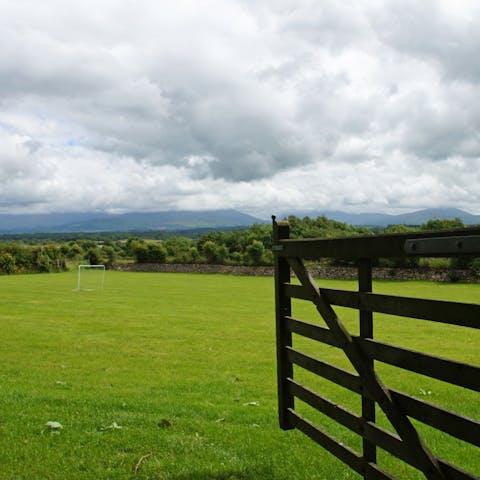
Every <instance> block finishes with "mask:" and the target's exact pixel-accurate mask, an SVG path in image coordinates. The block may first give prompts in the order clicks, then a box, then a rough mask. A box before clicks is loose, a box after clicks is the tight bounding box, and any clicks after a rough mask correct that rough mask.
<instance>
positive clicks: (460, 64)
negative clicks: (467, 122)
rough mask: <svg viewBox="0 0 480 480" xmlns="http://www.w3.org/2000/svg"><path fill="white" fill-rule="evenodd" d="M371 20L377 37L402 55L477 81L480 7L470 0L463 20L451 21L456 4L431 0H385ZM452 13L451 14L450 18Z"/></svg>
mask: <svg viewBox="0 0 480 480" xmlns="http://www.w3.org/2000/svg"><path fill="white" fill-rule="evenodd" d="M387 5H388V8H385V9H384V10H383V11H381V12H380V13H379V14H378V15H375V16H374V17H373V18H374V20H373V21H372V25H373V26H374V29H375V30H376V31H377V33H378V34H379V36H380V38H381V39H382V40H383V41H384V42H385V43H386V44H387V45H389V46H391V47H393V48H395V49H397V50H398V51H400V52H403V53H404V54H406V55H411V56H414V57H419V58H423V59H425V61H427V62H432V63H433V64H434V65H436V66H437V67H438V68H439V69H440V70H441V71H442V73H443V74H444V75H445V77H446V78H447V79H448V80H450V81H454V80H463V81H468V82H472V83H476V84H478V82H479V81H480V64H479V62H477V61H476V57H477V56H478V52H479V51H480V8H479V6H478V4H477V5H474V4H473V3H472V4H471V5H470V9H467V11H466V12H465V13H464V18H463V21H455V17H454V15H452V14H453V13H454V12H455V9H456V5H455V3H454V2H452V4H451V5H450V7H451V9H452V11H450V12H449V9H448V8H442V7H441V4H439V2H436V1H434V0H428V1H422V2H416V1H414V0H408V1H405V2H401V3H398V2H395V1H393V0H390V1H389V2H387ZM452 16H453V18H452Z"/></svg>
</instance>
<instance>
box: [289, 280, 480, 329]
mask: <svg viewBox="0 0 480 480" xmlns="http://www.w3.org/2000/svg"><path fill="white" fill-rule="evenodd" d="M285 293H286V295H288V296H289V297H291V298H298V299H301V300H314V299H313V298H311V297H310V296H309V294H308V291H307V290H306V289H305V288H304V287H302V286H301V285H294V284H285ZM320 293H321V294H322V295H323V296H324V298H325V299H326V300H327V301H328V303H330V304H332V305H338V306H340V307H349V308H355V309H360V310H364V311H367V312H378V313H387V314H390V315H398V316H401V317H409V318H416V319H419V320H430V321H433V322H440V323H446V324H449V325H459V326H463V327H470V328H480V304H476V303H461V302H447V301H444V300H427V299H424V298H410V297H398V296H394V295H380V294H377V293H369V292H350V291H348V290H334V289H329V288H320Z"/></svg>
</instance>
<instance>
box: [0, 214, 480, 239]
mask: <svg viewBox="0 0 480 480" xmlns="http://www.w3.org/2000/svg"><path fill="white" fill-rule="evenodd" d="M288 215H295V216H297V217H300V218H303V217H305V216H309V217H312V218H315V217H317V216H319V215H325V216H326V217H328V218H331V219H333V220H337V221H339V222H344V223H349V224H352V225H364V226H370V227H374V226H375V227H386V226H388V225H397V224H403V225H421V224H422V223H425V222H426V221H428V220H430V219H433V218H442V219H454V218H460V219H461V220H462V221H463V223H464V224H465V225H475V224H480V215H472V214H470V213H467V212H464V211H463V210H458V209H455V208H438V209H428V210H421V211H418V212H413V213H406V214H402V215H388V214H384V213H346V212H342V211H292V212H290V213H288V214H283V215H277V217H278V218H284V217H287V216H288ZM269 221H270V220H265V219H259V218H256V217H253V216H251V215H247V214H245V213H241V212H238V211H237V210H208V211H186V210H180V211H167V212H147V213H138V212H134V213H123V214H109V213H88V212H86V213H47V214H37V215H6V214H5V215H2V214H0V233H3V234H9V233H40V232H41V233H68V232H134V231H157V230H164V231H181V230H193V229H201V228H207V229H219V230H220V229H222V228H232V227H248V226H250V225H252V224H254V223H266V222H269Z"/></svg>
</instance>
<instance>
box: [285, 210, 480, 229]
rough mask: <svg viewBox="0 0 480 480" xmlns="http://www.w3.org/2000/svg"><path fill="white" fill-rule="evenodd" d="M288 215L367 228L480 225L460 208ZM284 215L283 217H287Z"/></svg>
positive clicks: (298, 213) (472, 216)
mask: <svg viewBox="0 0 480 480" xmlns="http://www.w3.org/2000/svg"><path fill="white" fill-rule="evenodd" d="M288 215H295V216H297V217H300V218H303V217H305V216H309V217H311V218H316V217H318V216H319V215H325V216H326V217H327V218H331V219H332V220H336V221H337V222H344V223H349V224H351V225H357V226H366V227H387V226H389V225H421V224H422V223H425V222H427V221H428V220H431V219H446V220H447V219H448V220H453V219H455V218H459V219H460V220H462V222H463V223H464V224H465V225H477V224H480V215H472V214H471V213H468V212H465V211H463V210H459V209H458V208H429V209H426V210H420V211H418V212H412V213H403V214H400V215H388V214H386V213H347V212H341V211H312V210H310V211H294V212H291V213H289V214H288ZM286 216H287V215H285V214H284V215H282V216H281V217H282V218H283V217H286Z"/></svg>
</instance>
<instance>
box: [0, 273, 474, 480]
mask: <svg viewBox="0 0 480 480" xmlns="http://www.w3.org/2000/svg"><path fill="white" fill-rule="evenodd" d="M322 285H324V286H328V287H329V288H338V287H339V288H350V289H353V288H355V284H354V283H353V282H347V281H328V282H322ZM75 287H76V275H75V273H74V272H71V273H64V274H48V275H25V276H11V277H7V276H0V292H1V298H2V302H1V304H0V328H1V332H2V334H1V340H0V352H1V360H2V366H1V368H0V411H1V416H0V465H1V468H0V478H2V479H3V478H5V479H27V478H28V479H65V478H71V479H76V478H80V479H81V478H86V479H87V478H88V479H90V478H91V479H134V478H138V479H175V480H187V479H191V480H194V479H199V480H201V479H216V480H227V479H230V480H234V479H245V480H246V479H276V480H281V479H282V480H283V479H285V480H286V479H292V480H295V479H298V480H300V479H331V478H335V479H336V480H341V479H355V478H359V476H358V475H357V474H355V473H353V472H351V471H350V470H349V469H348V468H347V467H345V466H344V465H343V464H342V463H341V462H340V461H338V460H336V459H335V458H334V457H333V456H331V455H330V454H328V453H326V452H325V451H323V450H322V449H321V448H320V447H318V446H316V445H315V444H314V443H313V442H311V441H310V440H309V439H308V438H306V437H305V436H303V434H301V433H300V432H296V431H293V432H292V431H291V432H283V431H281V430H280V429H279V428H278V425H277V418H276V383H275V382H276V377H275V375H276V374H275V340H274V339H275V333H274V296H273V279H271V278H254V277H234V276H221V275H187V274H148V273H121V272H107V274H106V280H105V289H104V290H103V291H81V292H76V291H73V289H74V288H75ZM374 290H375V291H377V292H381V293H395V294H401V295H407V296H419V297H427V298H442V299H451V300H457V301H469V302H473V303H478V302H479V299H480V285H468V286H467V285H460V284H455V285H437V284H428V283H422V282H406V283H402V282H397V283H394V282H377V283H376V284H375V286H374ZM294 307H295V309H294V312H296V316H298V317H299V318H302V319H305V320H310V321H315V320H316V318H317V316H318V315H317V314H316V312H313V311H312V309H311V307H310V306H309V305H308V304H305V303H300V302H298V304H295V305H294ZM338 312H339V316H340V318H342V319H344V320H345V323H346V324H348V326H349V328H351V329H352V330H353V331H355V330H356V329H357V325H356V323H357V321H356V317H355V313H354V312H351V311H348V310H346V309H338ZM375 322H376V323H375V332H376V333H375V335H376V336H377V338H379V339H380V340H382V341H389V342H392V343H395V344H398V345H402V346H408V347H409V348H413V349H421V350H423V351H426V352H431V353H433V352H439V354H440V355H443V356H445V357H448V358H454V359H457V360H461V361H464V362H471V363H474V364H476V365H479V364H480V350H479V345H480V342H479V340H480V335H479V332H477V331H472V330H471V329H467V328H461V327H456V328H455V327H448V326H444V325H436V324H433V323H429V322H420V321H416V320H403V319H402V320H400V319H398V318H394V317H390V316H388V315H378V316H377V317H376V320H375ZM452 332H455V335H453V334H452ZM296 341H297V342H301V341H299V340H296ZM302 347H304V348H305V350H306V351H308V350H309V349H310V350H311V351H315V353H316V355H317V356H321V357H322V358H326V359H327V360H328V361H332V362H335V363H336V364H338V365H343V366H346V362H345V361H344V359H343V357H342V355H341V352H339V351H338V350H336V349H333V348H330V347H327V346H318V345H311V344H308V342H303V343H302ZM392 371H393V369H389V368H388V367H386V366H385V367H383V368H380V372H381V376H382V377H383V376H384V375H390V374H391V373H392ZM296 374H297V375H298V378H299V379H304V380H305V381H306V382H308V384H309V385H311V386H314V387H315V388H316V389H317V390H321V391H322V392H323V393H325V394H326V395H327V396H329V397H330V398H332V399H333V400H338V401H341V402H342V404H344V405H345V406H348V407H349V408H351V409H352V410H353V411H356V412H358V411H359V404H360V402H359V399H358V398H357V397H355V396H354V395H353V394H350V393H348V392H345V391H341V390H340V389H339V388H336V387H335V388H334V386H332V385H331V384H327V382H323V383H322V382H321V381H320V380H318V379H315V378H311V377H310V376H308V374H306V373H304V372H301V371H298V372H297V371H296ZM388 378H389V380H390V378H391V381H388V382H387V383H388V384H389V385H391V386H394V387H395V388H400V389H402V390H404V391H405V392H407V393H411V394H413V395H416V396H422V395H424V396H425V398H426V399H427V400H428V401H431V402H432V403H436V404H439V405H442V406H445V407H448V408H452V409H454V410H456V411H460V412H461V413H463V414H465V415H468V416H470V417H474V418H477V419H478V418H479V417H480V411H479V410H480V406H479V402H478V399H477V396H476V395H475V394H474V392H469V391H467V390H465V389H461V388H457V387H452V386H449V385H446V384H443V383H442V382H437V381H434V380H431V379H427V378H425V377H422V376H420V375H410V374H408V373H406V372H405V373H404V372H401V371H399V370H398V369H397V370H395V371H394V373H393V376H390V377H388ZM422 392H423V393H422ZM299 410H300V411H304V412H305V413H306V414H308V415H309V416H310V417H311V418H312V419H316V420H317V421H318V422H322V425H324V426H326V428H327V429H328V430H329V431H330V432H332V433H333V434H335V435H337V436H338V437H339V438H341V439H342V440H343V441H344V442H345V443H347V444H349V445H351V446H352V447H357V446H358V445H359V441H358V439H357V438H356V437H355V436H354V435H351V434H350V433H349V432H347V431H344V430H343V429H342V428H340V427H338V426H336V425H334V424H332V423H331V422H328V421H327V420H325V419H324V418H323V417H320V416H319V414H318V415H317V414H316V413H315V412H310V411H309V410H308V408H307V407H306V406H305V407H304V406H302V405H299ZM48 421H51V422H59V423H60V424H61V425H62V426H63V428H62V429H60V430H51V429H50V428H49V427H47V426H46V423H47V422H48ZM380 421H384V420H382V419H381V420H380ZM385 424H386V421H385ZM421 428H422V430H423V431H424V432H425V435H426V436H427V440H428V442H429V445H431V446H432V448H433V450H434V451H435V452H438V453H439V454H441V455H442V456H443V457H445V458H447V459H448V460H450V461H452V462H454V463H458V464H459V465H460V466H463V467H464V468H465V469H467V470H469V471H471V472H475V473H476V474H477V475H478V474H480V460H479V459H478V451H475V449H473V448H470V447H469V445H467V444H465V445H464V444H463V443H462V442H460V441H457V440H454V439H451V438H450V437H449V436H448V435H444V434H441V433H438V432H434V431H430V430H429V429H427V428H426V427H421ZM380 456H381V459H382V460H381V461H382V463H383V464H384V465H386V466H388V467H389V468H390V471H391V472H392V473H397V474H398V475H399V478H422V476H421V475H419V474H418V472H415V471H413V470H411V469H407V468H406V467H403V466H402V465H401V464H399V463H396V462H395V461H393V460H390V458H389V457H387V456H385V458H384V456H382V455H380ZM135 467H137V468H136V471H135Z"/></svg>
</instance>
